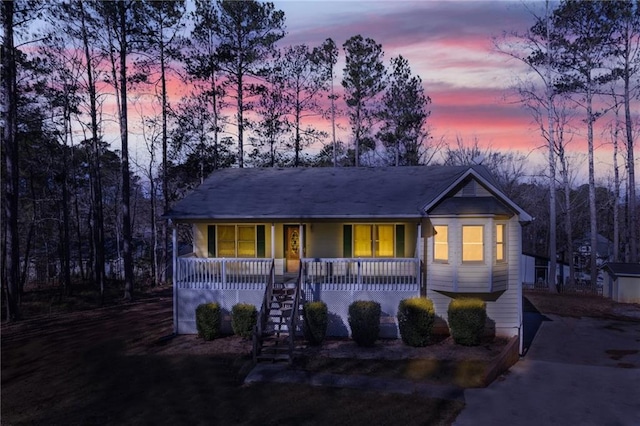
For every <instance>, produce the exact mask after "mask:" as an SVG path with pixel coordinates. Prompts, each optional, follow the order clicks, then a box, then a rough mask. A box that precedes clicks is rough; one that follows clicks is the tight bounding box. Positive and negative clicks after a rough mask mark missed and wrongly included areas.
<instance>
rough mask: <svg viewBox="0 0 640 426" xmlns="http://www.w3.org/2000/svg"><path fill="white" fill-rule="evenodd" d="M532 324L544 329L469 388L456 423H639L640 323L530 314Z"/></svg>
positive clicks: (539, 329)
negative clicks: (503, 368)
mask: <svg viewBox="0 0 640 426" xmlns="http://www.w3.org/2000/svg"><path fill="white" fill-rule="evenodd" d="M527 325H529V327H534V328H535V327H536V325H538V326H539V328H538V330H537V333H536V334H535V336H533V338H532V341H531V346H530V348H529V350H528V351H527V353H526V355H525V356H524V357H523V358H521V359H520V361H519V362H518V363H517V364H516V365H514V366H513V367H512V368H511V369H510V370H509V372H507V374H506V375H505V376H503V377H500V378H498V379H497V380H496V381H495V382H493V383H492V384H491V385H490V386H489V387H487V388H485V389H468V390H465V401H466V406H465V408H464V410H463V411H462V413H460V415H459V416H458V418H457V419H456V421H455V423H454V425H458V426H464V425H536V426H538V425H582V426H584V425H598V426H600V425H625V426H626V425H629V426H633V425H640V318H639V319H638V321H617V320H604V319H594V318H571V317H561V316H556V315H541V314H539V313H526V316H525V327H527ZM526 337H527V333H525V339H526Z"/></svg>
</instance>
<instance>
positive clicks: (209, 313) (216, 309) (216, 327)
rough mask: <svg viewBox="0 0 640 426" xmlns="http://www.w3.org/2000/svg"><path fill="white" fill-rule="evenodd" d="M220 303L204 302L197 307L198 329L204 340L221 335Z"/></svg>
mask: <svg viewBox="0 0 640 426" xmlns="http://www.w3.org/2000/svg"><path fill="white" fill-rule="evenodd" d="M220 318H221V314H220V305H218V304H217V303H203V304H201V305H198V307H197V308H196V329H197V330H198V336H200V337H202V338H203V339H204V340H213V339H215V338H216V337H218V336H219V335H220Z"/></svg>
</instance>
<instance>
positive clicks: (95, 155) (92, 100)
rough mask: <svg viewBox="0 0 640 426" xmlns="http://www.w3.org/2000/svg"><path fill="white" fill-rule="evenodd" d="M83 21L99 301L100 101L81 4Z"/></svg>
mask: <svg viewBox="0 0 640 426" xmlns="http://www.w3.org/2000/svg"><path fill="white" fill-rule="evenodd" d="M78 7H79V8H80V13H81V19H82V22H81V24H82V44H83V48H84V56H85V61H86V66H87V86H88V87H87V88H88V91H89V115H90V116H91V142H92V143H91V150H90V154H89V157H90V158H91V160H90V162H89V163H90V166H91V167H90V177H91V187H92V191H91V192H92V196H93V197H92V208H91V213H92V214H91V220H90V225H91V230H92V240H93V241H92V242H93V244H92V245H91V247H92V250H93V277H94V280H95V284H96V285H97V286H98V288H99V289H100V298H101V299H102V298H103V297H104V286H105V272H104V267H105V266H104V263H105V256H104V215H103V206H102V177H101V171H100V154H101V149H100V139H99V132H98V100H97V94H96V81H95V76H94V74H93V72H94V70H93V59H92V57H91V51H90V49H89V46H90V42H89V35H88V29H87V24H86V19H85V11H84V6H83V2H82V1H78Z"/></svg>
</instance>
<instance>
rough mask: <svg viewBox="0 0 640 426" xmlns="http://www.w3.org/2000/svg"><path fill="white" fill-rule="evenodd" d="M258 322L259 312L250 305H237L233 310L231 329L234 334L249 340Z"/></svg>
mask: <svg viewBox="0 0 640 426" xmlns="http://www.w3.org/2000/svg"><path fill="white" fill-rule="evenodd" d="M257 321H258V311H257V309H256V307H255V306H253V305H251V304H249V303H237V304H235V305H233V307H232V308H231V329H232V330H233V333H234V334H236V335H238V336H240V337H244V338H245V339H248V338H250V337H251V335H252V334H253V327H254V326H255V325H256V323H257Z"/></svg>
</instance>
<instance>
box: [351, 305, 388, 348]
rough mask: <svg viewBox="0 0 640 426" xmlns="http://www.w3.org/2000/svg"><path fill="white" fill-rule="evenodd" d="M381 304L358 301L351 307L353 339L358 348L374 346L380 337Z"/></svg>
mask: <svg viewBox="0 0 640 426" xmlns="http://www.w3.org/2000/svg"><path fill="white" fill-rule="evenodd" d="M380 312H381V309H380V304H379V303H378V302H373V301H369V300H357V301H355V302H353V303H352V304H351V305H349V327H351V338H352V339H353V340H354V341H355V342H356V343H357V344H358V346H373V344H374V343H375V341H376V340H378V336H379V335H380Z"/></svg>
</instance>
